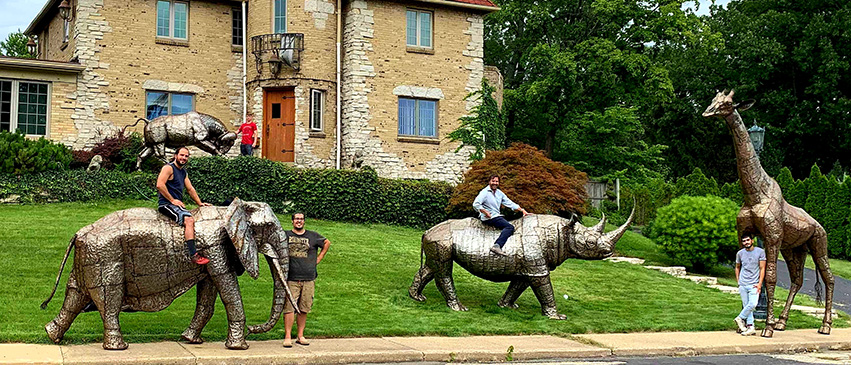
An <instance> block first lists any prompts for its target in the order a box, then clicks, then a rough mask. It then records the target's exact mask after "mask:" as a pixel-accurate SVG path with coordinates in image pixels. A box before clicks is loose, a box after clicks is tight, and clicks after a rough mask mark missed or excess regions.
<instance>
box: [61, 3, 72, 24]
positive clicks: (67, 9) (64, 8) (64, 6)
mask: <svg viewBox="0 0 851 365" xmlns="http://www.w3.org/2000/svg"><path fill="white" fill-rule="evenodd" d="M59 17H60V18H62V20H68V19H69V18H71V5H69V4H68V0H62V2H61V3H59Z"/></svg>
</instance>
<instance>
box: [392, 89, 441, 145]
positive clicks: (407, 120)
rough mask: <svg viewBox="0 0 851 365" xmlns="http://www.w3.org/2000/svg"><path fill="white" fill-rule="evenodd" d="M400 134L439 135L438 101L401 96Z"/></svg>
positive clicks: (416, 135)
mask: <svg viewBox="0 0 851 365" xmlns="http://www.w3.org/2000/svg"><path fill="white" fill-rule="evenodd" d="M399 135H400V136H415V137H437V101H434V100H426V99H411V98H399Z"/></svg>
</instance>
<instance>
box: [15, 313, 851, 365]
mask: <svg viewBox="0 0 851 365" xmlns="http://www.w3.org/2000/svg"><path fill="white" fill-rule="evenodd" d="M731 323H732V322H731ZM249 343H250V345H251V348H249V349H248V350H245V351H237V350H227V349H225V347H224V344H223V343H222V342H211V343H206V344H202V345H190V344H185V343H177V342H160V343H134V344H130V348H129V349H127V350H125V351H106V350H103V349H102V348H101V345H100V344H88V345H71V346H57V345H30V344H0V364H22V363H29V364H33V363H36V364H142V363H147V364H151V363H157V364H283V363H298V364H342V363H376V362H377V363H395V362H422V361H430V362H457V361H486V362H504V361H509V360H518V361H526V360H536V359H568V358H574V359H578V358H583V359H587V358H601V359H605V358H607V357H614V356H693V355H708V354H741V353H790V352H801V351H816V350H849V349H851V329H845V328H840V329H834V330H833V333H832V334H831V335H830V336H824V335H819V334H818V333H816V330H815V329H806V330H795V331H785V332H780V331H778V332H775V335H774V338H762V337H758V336H751V337H742V336H740V335H738V334H737V333H735V332H734V331H724V332H660V333H622V334H589V335H577V336H574V337H572V338H569V339H568V338H561V337H554V336H473V337H381V338H344V339H314V340H313V341H311V344H310V346H300V345H295V347H293V348H284V347H283V345H282V341H280V340H278V341H249Z"/></svg>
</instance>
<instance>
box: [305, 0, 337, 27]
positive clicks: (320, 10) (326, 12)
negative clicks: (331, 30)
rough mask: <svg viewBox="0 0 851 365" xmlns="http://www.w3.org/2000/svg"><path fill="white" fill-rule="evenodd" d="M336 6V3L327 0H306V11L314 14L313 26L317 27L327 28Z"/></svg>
mask: <svg viewBox="0 0 851 365" xmlns="http://www.w3.org/2000/svg"><path fill="white" fill-rule="evenodd" d="M335 8H336V5H334V3H333V2H330V1H327V0H304V12H305V13H308V14H310V15H312V16H313V27H314V28H316V29H325V27H326V23H327V22H328V19H329V18H330V16H331V15H333V14H334V12H335V10H336V9H335Z"/></svg>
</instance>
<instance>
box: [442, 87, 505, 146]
mask: <svg viewBox="0 0 851 365" xmlns="http://www.w3.org/2000/svg"><path fill="white" fill-rule="evenodd" d="M494 91H496V88H494V87H493V86H491V85H490V84H488V81H487V79H482V88H481V89H479V90H478V91H474V92H472V93H470V94H469V95H467V97H466V98H464V100H469V99H475V100H478V101H479V104H478V105H476V107H475V108H473V112H472V114H471V115H467V116H463V117H461V118H460V119H459V120H460V121H461V125H460V126H459V127H458V129H456V130H454V131H452V132H451V133H449V136H448V137H449V140H451V141H453V142H454V141H461V145H460V146H458V149H457V150H455V152H458V150H460V149H461V148H462V147H464V146H474V147H476V151H475V152H473V154H472V155H471V156H470V159H471V160H473V161H478V160H481V159H482V158H483V157H484V156H485V151H486V150H495V151H496V150H502V149H505V114H503V113H502V110H500V109H499V105H498V104H497V102H496V99H494V98H493V93H494Z"/></svg>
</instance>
